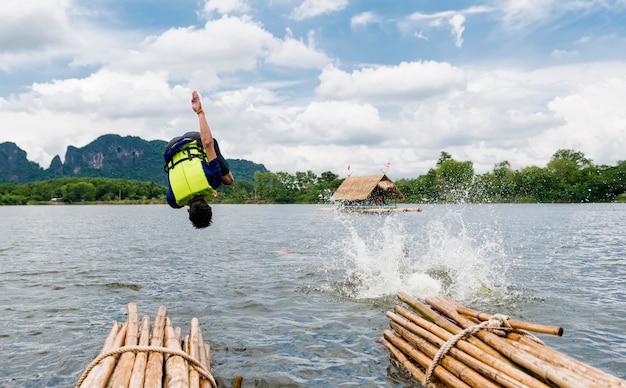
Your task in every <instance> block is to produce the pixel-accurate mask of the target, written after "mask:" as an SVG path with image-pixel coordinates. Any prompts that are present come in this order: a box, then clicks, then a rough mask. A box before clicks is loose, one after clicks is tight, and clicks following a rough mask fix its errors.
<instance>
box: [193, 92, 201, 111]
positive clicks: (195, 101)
mask: <svg viewBox="0 0 626 388" xmlns="http://www.w3.org/2000/svg"><path fill="white" fill-rule="evenodd" d="M191 109H193V111H194V112H196V113H200V112H202V103H201V102H200V96H199V95H198V92H196V91H195V90H194V91H193V93H191Z"/></svg>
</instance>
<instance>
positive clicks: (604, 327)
mask: <svg viewBox="0 0 626 388" xmlns="http://www.w3.org/2000/svg"><path fill="white" fill-rule="evenodd" d="M421 207H422V208H423V211H422V212H421V213H397V214H390V215H383V216H381V215H363V214H343V213H336V212H320V211H318V210H317V207H316V206H306V205H302V206H300V205H281V206H274V205H267V206H257V205H216V206H215V207H214V217H215V219H214V224H213V226H211V227H210V228H209V229H208V230H204V231H197V230H195V229H193V228H192V227H191V226H190V225H189V222H188V220H187V218H186V214H185V213H184V211H175V210H172V209H169V208H168V207H167V206H39V207H31V206H25V207H0V217H1V218H2V220H3V222H2V223H0V269H1V271H0V306H1V308H2V315H1V316H2V318H0V319H2V322H1V323H2V324H1V325H0V347H1V348H2V354H1V355H0V386H28V387H44V386H45V387H61V386H68V385H72V384H73V383H74V382H75V381H76V379H77V378H78V377H79V375H80V374H81V373H82V370H83V369H84V368H85V367H86V365H87V364H88V363H89V362H90V361H91V360H92V359H93V358H94V357H95V355H96V354H97V353H98V351H99V349H100V347H101V346H102V343H103V341H104V338H105V337H106V335H107V334H108V331H109V329H110V325H111V324H112V322H113V320H117V321H120V322H121V321H124V320H125V319H126V317H125V311H126V304H127V303H129V302H135V303H137V306H138V308H139V312H140V314H142V315H150V316H152V317H153V316H154V314H155V312H156V309H157V307H158V306H160V305H165V306H167V307H168V311H169V315H170V317H171V318H172V320H173V321H174V324H175V325H177V326H181V327H182V328H183V331H184V329H185V325H186V324H188V322H190V320H191V318H192V317H197V318H198V319H199V321H200V323H201V325H202V326H203V332H204V333H205V337H206V338H205V340H206V341H207V342H209V343H210V344H211V346H212V349H213V350H212V360H213V373H214V375H215V376H216V377H217V378H218V380H219V382H220V384H221V385H223V386H230V385H232V379H233V378H234V376H235V375H237V374H241V375H243V376H244V384H249V385H247V386H338V385H353V386H372V387H380V386H388V387H400V386H404V385H405V382H403V379H402V377H401V376H400V375H398V373H401V371H398V370H395V368H393V367H391V366H390V361H389V356H388V353H387V352H386V350H385V349H384V348H383V347H382V346H381V345H380V344H378V342H377V341H378V339H379V338H380V337H381V335H382V332H383V330H385V329H387V328H388V319H387V318H386V316H385V311H387V310H389V309H391V308H393V306H394V305H395V304H397V303H398V302H397V300H396V298H395V294H396V293H397V291H400V290H402V291H406V292H408V293H409V294H411V295H413V296H415V297H417V298H424V297H427V296H431V295H437V294H446V295H449V296H451V297H453V298H454V299H457V300H459V301H461V302H463V303H464V304H468V305H470V306H472V307H475V308H477V309H481V310H485V311H488V312H494V313H495V312H501V313H504V314H508V315H511V316H513V317H515V318H517V319H520V320H527V321H532V322H537V323H543V324H549V325H560V326H564V328H565V334H564V336H563V337H561V338H543V337H542V339H543V340H545V341H546V342H548V344H549V345H550V346H553V347H555V348H556V349H557V350H560V351H562V352H564V353H566V354H568V355H570V356H573V357H575V358H579V359H581V360H583V361H585V362H588V363H590V364H592V365H594V366H597V367H600V368H602V369H604V370H607V371H609V372H611V373H613V374H617V375H618V376H620V377H626V361H625V359H626V333H625V332H624V327H626V324H625V323H626V318H624V316H623V311H624V310H625V308H626V305H625V303H626V302H624V301H625V300H626V298H625V297H626V266H625V265H624V264H625V261H626V258H625V257H624V252H625V251H626V249H624V248H626V246H625V244H626V243H625V241H624V237H623V235H622V231H623V230H624V229H625V227H626V207H625V206H621V205H610V204H607V205H489V206H487V205H453V206H432V205H427V206H421Z"/></svg>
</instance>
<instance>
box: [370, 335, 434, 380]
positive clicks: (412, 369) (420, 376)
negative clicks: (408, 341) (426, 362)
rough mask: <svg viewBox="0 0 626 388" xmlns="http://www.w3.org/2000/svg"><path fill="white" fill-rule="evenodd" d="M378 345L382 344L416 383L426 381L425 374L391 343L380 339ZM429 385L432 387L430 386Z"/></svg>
mask: <svg viewBox="0 0 626 388" xmlns="http://www.w3.org/2000/svg"><path fill="white" fill-rule="evenodd" d="M380 343H382V344H383V345H384V346H385V347H386V348H387V349H388V350H389V353H391V355H392V356H393V357H394V358H395V359H396V360H398V361H399V362H400V363H401V364H402V365H403V366H404V368H406V370H407V371H409V373H410V374H411V376H413V377H414V378H415V379H416V380H417V381H419V382H423V381H424V380H425V379H426V374H424V372H423V371H422V370H421V369H420V368H418V367H417V366H415V364H413V363H412V362H411V360H409V359H408V358H407V357H406V356H405V355H404V353H402V351H400V349H398V348H397V347H395V346H394V345H393V344H392V343H391V342H389V341H387V340H386V339H385V338H384V337H383V338H381V339H380ZM430 385H431V386H432V384H430Z"/></svg>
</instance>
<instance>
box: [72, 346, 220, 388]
mask: <svg viewBox="0 0 626 388" xmlns="http://www.w3.org/2000/svg"><path fill="white" fill-rule="evenodd" d="M125 352H142V353H150V352H160V353H164V354H169V355H170V356H180V357H182V358H184V359H185V360H186V361H187V362H188V363H189V364H191V365H192V366H193V367H194V368H195V369H196V370H197V371H198V373H199V374H200V375H201V376H202V377H204V378H206V379H207V380H209V381H210V382H211V385H212V386H213V387H215V388H217V383H216V382H215V379H214V378H213V375H212V374H211V372H209V371H208V370H207V368H206V367H205V366H204V365H202V364H201V363H200V361H198V360H196V359H195V358H193V357H191V356H190V355H189V354H187V353H185V352H183V351H180V350H174V349H170V348H164V347H159V346H122V347H120V348H115V349H112V350H109V351H107V352H105V353H103V354H101V355H99V356H98V357H96V359H95V360H93V361H92V362H91V364H89V366H87V369H85V371H84V372H83V374H82V375H81V376H80V379H78V382H77V383H76V385H75V388H79V387H80V386H81V384H82V383H83V381H84V380H85V379H86V378H87V375H89V372H91V370H92V369H93V368H94V367H95V366H96V365H98V363H99V362H100V361H102V360H104V359H105V358H107V357H109V356H114V355H116V354H122V353H125Z"/></svg>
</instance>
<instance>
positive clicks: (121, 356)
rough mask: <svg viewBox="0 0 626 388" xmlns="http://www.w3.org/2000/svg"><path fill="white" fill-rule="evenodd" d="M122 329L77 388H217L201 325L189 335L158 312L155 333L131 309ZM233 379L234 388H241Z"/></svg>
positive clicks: (162, 311) (111, 335) (194, 323)
mask: <svg viewBox="0 0 626 388" xmlns="http://www.w3.org/2000/svg"><path fill="white" fill-rule="evenodd" d="M127 310H128V318H127V321H126V322H125V323H124V324H121V325H120V324H118V323H117V322H113V327H112V328H111V331H110V332H109V335H108V337H107V338H106V340H105V341H104V346H103V347H102V350H101V351H100V354H99V355H98V356H97V357H96V358H95V359H94V360H93V361H92V362H91V363H90V364H89V366H87V368H86V369H85V371H84V372H83V374H82V376H81V377H80V378H79V380H78V382H77V383H76V388H79V387H82V388H91V387H102V388H105V387H113V388H118V387H125V388H126V387H128V388H140V387H146V388H148V387H149V388H153V387H167V388H215V387H217V383H216V381H215V379H214V378H213V376H212V375H211V372H210V371H211V347H210V345H209V344H207V343H205V342H204V338H203V336H202V331H201V330H200V327H199V324H198V319H197V318H193V319H192V320H191V325H190V329H189V334H188V335H187V336H185V337H184V338H182V330H181V329H180V328H179V327H176V328H174V327H173V326H172V321H171V320H170V318H169V317H168V316H167V309H166V308H165V307H164V306H161V307H159V308H158V309H157V313H156V316H155V318H154V323H153V325H152V331H151V330H150V317H149V316H144V317H143V319H142V320H141V325H139V315H138V313H137V306H136V305H135V304H134V303H129V304H128V306H127ZM241 382H242V378H241V376H237V377H235V379H234V383H233V387H234V388H237V387H240V386H241Z"/></svg>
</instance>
